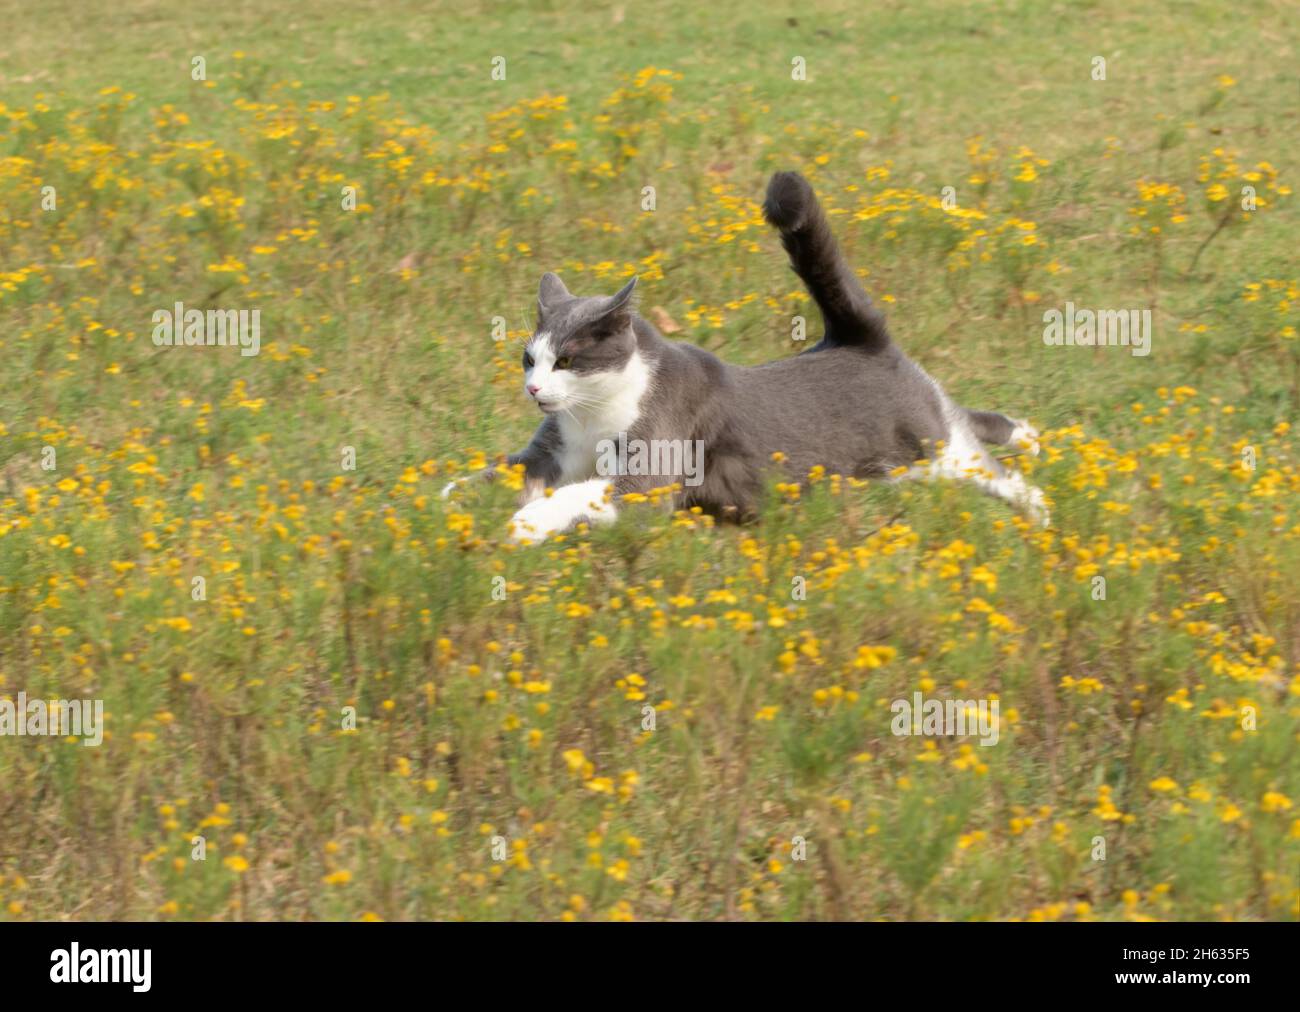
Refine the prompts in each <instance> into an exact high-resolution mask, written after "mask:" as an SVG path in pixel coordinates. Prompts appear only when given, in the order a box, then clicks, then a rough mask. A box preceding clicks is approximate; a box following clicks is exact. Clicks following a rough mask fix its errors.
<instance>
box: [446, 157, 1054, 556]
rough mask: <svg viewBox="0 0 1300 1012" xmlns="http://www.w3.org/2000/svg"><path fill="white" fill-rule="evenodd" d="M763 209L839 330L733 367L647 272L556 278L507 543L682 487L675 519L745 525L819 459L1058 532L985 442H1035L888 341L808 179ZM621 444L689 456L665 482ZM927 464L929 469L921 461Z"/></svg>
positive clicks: (538, 347) (601, 519) (660, 461)
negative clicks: (952, 485)
mask: <svg viewBox="0 0 1300 1012" xmlns="http://www.w3.org/2000/svg"><path fill="white" fill-rule="evenodd" d="M763 214H764V216H765V217H766V218H767V220H768V222H769V223H770V224H771V225H773V226H774V227H775V228H777V229H778V230H779V231H780V233H781V241H782V243H783V244H784V246H785V249H786V251H787V252H788V253H789V255H790V262H791V265H792V266H793V268H794V271H795V273H796V274H798V275H799V277H800V278H802V279H803V281H804V284H805V285H806V286H807V288H808V291H809V292H810V293H811V295H812V297H813V299H814V300H815V301H816V302H817V305H818V308H819V309H820V310H821V315H822V320H823V323H824V326H825V334H824V336H823V337H822V339H821V341H820V342H819V343H818V344H817V345H816V346H814V347H813V348H811V349H809V350H808V351H806V352H804V353H803V354H800V355H796V356H794V357H793V358H785V359H781V360H779V361H776V362H768V363H766V364H765V365H760V366H753V367H746V366H736V365H728V364H727V363H725V362H723V361H721V360H719V359H718V358H717V357H715V356H714V355H712V354H710V353H709V352H707V351H704V350H703V349H701V348H696V347H694V346H693V345H690V344H686V343H685V342H681V341H669V340H667V339H666V338H664V337H663V336H662V335H661V334H660V333H659V332H658V331H657V330H655V328H654V327H653V326H651V325H650V324H649V323H647V322H646V321H645V320H643V319H642V318H641V317H639V316H638V315H636V313H635V312H634V311H633V308H632V291H633V289H634V287H635V286H636V278H635V277H634V278H633V279H632V280H631V281H629V282H628V283H627V284H626V285H625V286H623V288H622V289H621V290H620V291H619V292H618V293H617V294H616V295H612V296H608V297H593V298H584V297H580V296H576V295H572V294H570V293H569V291H568V289H567V288H565V287H564V283H563V282H561V281H560V279H559V278H558V277H556V276H555V275H554V274H545V275H543V276H542V281H541V286H540V290H539V292H538V296H537V306H538V323H537V329H536V332H535V333H534V334H533V336H532V338H531V339H530V340H529V342H528V344H527V346H526V348H525V350H524V355H523V367H524V388H525V390H526V392H527V394H528V396H529V397H530V398H532V400H533V401H534V402H535V403H536V404H537V407H538V408H539V409H540V410H541V412H542V414H543V415H544V416H545V417H544V418H543V419H542V423H541V425H540V426H539V427H538V429H537V431H536V433H534V435H533V438H532V441H531V442H530V443H529V444H528V445H527V446H526V447H525V448H524V449H523V450H522V451H521V452H519V453H516V454H513V455H511V456H510V457H509V458H508V462H509V463H510V464H523V465H524V482H525V483H524V494H523V498H522V503H523V504H522V506H521V508H520V509H519V511H518V512H517V513H515V515H514V518H513V521H512V525H511V536H512V537H513V538H514V539H516V540H520V541H535V540H543V539H545V538H546V537H547V536H548V535H551V534H555V533H558V532H561V531H564V530H567V529H568V528H570V527H572V526H573V525H574V524H575V523H577V522H578V521H579V520H585V521H587V522H589V523H607V522H609V521H612V520H613V519H614V517H615V515H616V514H617V512H618V510H619V509H620V508H622V507H623V500H622V498H621V497H622V496H624V495H627V494H628V493H643V494H644V493H646V492H648V491H650V490H651V489H654V488H661V487H663V486H666V485H671V484H673V483H679V484H680V485H681V487H680V489H679V490H678V491H677V492H676V493H675V494H674V496H673V505H674V506H675V507H676V508H679V509H687V508H690V507H693V506H699V507H701V508H702V509H703V511H704V512H706V513H709V514H712V515H714V516H717V517H720V518H724V519H734V520H740V521H744V520H749V519H751V518H753V517H754V516H755V514H756V512H757V508H758V506H759V503H760V500H761V498H762V493H763V489H764V485H765V482H766V481H768V480H769V477H770V475H771V473H772V471H773V469H774V468H777V467H778V466H779V467H780V468H781V469H783V470H784V472H785V474H786V476H787V478H788V479H790V480H795V481H802V480H803V479H804V478H805V477H806V476H807V475H808V472H809V471H810V470H811V469H812V468H813V467H814V466H817V465H820V466H821V467H822V468H824V469H825V472H826V473H828V474H841V475H845V476H853V477H856V478H867V477H884V476H886V475H889V474H890V472H891V471H893V470H895V469H896V468H899V467H910V470H909V471H908V472H906V474H907V476H908V477H915V478H928V477H952V478H966V479H968V480H970V481H973V482H974V483H975V484H976V485H978V486H979V487H980V488H981V489H983V490H984V491H985V492H987V493H989V494H991V495H994V496H997V497H998V498H1000V499H1004V500H1006V501H1007V502H1009V503H1011V504H1013V505H1015V506H1017V507H1018V508H1020V509H1022V510H1024V511H1025V512H1026V513H1028V514H1030V515H1031V516H1032V517H1033V518H1034V519H1036V520H1038V521H1039V522H1041V523H1043V524H1046V523H1047V522H1048V517H1047V511H1046V509H1045V507H1044V503H1043V495H1042V492H1041V491H1040V490H1039V489H1037V488H1034V487H1033V486H1031V485H1028V484H1027V483H1026V482H1025V481H1024V479H1023V478H1022V476H1021V475H1020V473H1019V472H1018V471H1013V470H1008V469H1005V468H1003V467H1002V465H1001V464H999V463H998V461H997V460H995V459H994V458H993V456H992V455H991V454H990V453H989V452H988V450H986V449H985V448H984V446H983V445H982V443H996V444H1003V445H1005V444H1018V445H1020V446H1022V447H1025V448H1027V449H1028V450H1029V451H1030V452H1032V453H1035V454H1036V453H1037V452H1038V444H1037V435H1038V433H1037V432H1036V431H1035V430H1034V429H1033V428H1031V427H1030V426H1029V425H1028V424H1027V423H1026V422H1023V421H1016V420H1013V419H1011V418H1007V417H1006V416H1004V415H1001V414H997V413H996V412H991V411H970V410H967V409H966V408H962V407H959V406H958V405H957V404H955V403H954V402H953V401H952V400H951V399H950V398H949V397H948V395H947V394H945V393H944V391H943V390H942V388H941V387H940V386H939V384H938V383H936V382H935V381H934V380H933V379H931V378H930V377H929V376H928V375H926V373H925V372H924V371H923V370H922V369H921V368H920V367H919V366H918V365H916V363H914V362H912V361H911V360H910V359H909V358H908V357H907V356H906V355H904V354H903V352H902V351H901V350H900V349H899V348H898V346H897V345H895V344H894V343H893V342H892V341H891V340H890V338H889V333H888V331H887V330H886V328H885V321H884V318H883V317H882V316H881V314H880V313H879V312H878V311H877V310H876V309H874V308H873V307H872V305H871V302H870V300H869V299H868V298H867V295H866V293H865V292H864V291H863V290H862V287H861V285H860V284H859V283H858V280H857V278H856V277H855V275H854V273H853V271H852V270H851V269H850V268H849V266H848V264H847V263H846V262H845V261H844V258H843V256H842V255H841V253H840V250H839V247H838V246H837V244H836V242H835V239H834V237H833V236H832V234H831V230H830V225H829V224H828V223H827V220H826V215H825V214H824V212H823V211H822V209H821V206H820V205H819V204H818V202H817V198H816V196H815V195H814V193H813V190H812V187H811V186H810V185H809V183H808V181H807V180H806V179H804V178H803V177H802V176H800V175H798V174H797V173H793V172H778V173H776V174H775V175H774V176H773V177H772V179H771V182H770V183H769V184H768V188H767V199H766V201H765V202H764V204H763ZM620 440H621V441H622V442H623V443H624V444H625V445H633V446H636V445H640V446H643V447H644V446H652V445H658V446H666V445H671V444H673V443H675V444H676V445H677V446H686V447H688V452H687V453H686V454H684V455H683V454H680V453H678V454H669V453H661V454H657V455H651V457H650V458H649V459H651V460H653V461H654V462H655V464H656V465H657V466H656V467H653V468H651V469H650V471H651V473H640V472H643V471H645V470H646V468H644V467H640V468H633V467H622V468H614V469H611V468H610V467H609V466H608V465H607V463H605V462H607V461H608V460H610V459H612V458H611V457H610V455H609V454H608V452H607V451H608V450H609V448H610V446H611V444H614V443H618V442H619V441H620ZM638 441H639V442H638ZM692 447H699V448H701V449H702V451H703V461H702V467H700V468H698V470H693V471H692V472H691V475H690V477H691V478H692V481H691V482H689V483H688V482H685V481H684V478H686V474H685V473H684V463H683V462H689V461H690V457H691V454H690V453H689V448H692ZM778 451H779V453H780V454H782V455H783V456H784V459H783V460H782V462H781V463H780V464H779V465H777V464H775V463H774V462H773V454H774V453H777V452H778ZM922 459H925V460H927V461H928V463H927V464H926V465H923V466H916V463H917V461H920V460H922ZM633 472H635V473H633ZM491 473H492V469H488V471H486V472H480V474H479V475H477V476H472V477H478V476H487V477H490V476H491ZM465 480H468V479H461V481H465ZM458 484H460V482H453V483H452V484H450V485H448V486H447V488H446V489H444V490H443V495H444V497H445V496H446V495H448V494H449V493H450V492H451V490H452V489H453V488H454V487H455V486H456V485H458ZM547 490H553V491H550V493H549V494H547Z"/></svg>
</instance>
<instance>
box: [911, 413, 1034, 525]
mask: <svg viewBox="0 0 1300 1012" xmlns="http://www.w3.org/2000/svg"><path fill="white" fill-rule="evenodd" d="M984 413H985V414H991V412H984ZM1003 420H1004V421H1006V422H1008V423H1011V419H1003ZM948 421H949V429H948V438H947V439H946V440H945V441H944V445H943V446H942V447H941V448H940V449H939V452H938V453H937V454H936V455H935V459H934V460H932V461H929V462H927V463H924V464H918V465H916V466H914V467H912V468H910V469H909V470H908V471H907V473H906V474H904V475H903V477H904V478H908V479H913V480H915V479H921V480H927V481H931V480H934V479H935V478H947V479H961V480H964V481H970V482H973V483H974V484H975V485H976V486H977V487H979V489H980V490H981V491H983V492H985V493H987V494H988V495H991V496H994V497H995V498H998V499H1001V500H1002V501H1003V502H1005V503H1008V504H1010V505H1011V506H1013V507H1014V508H1016V509H1018V510H1021V511H1022V512H1024V513H1026V514H1027V515H1028V516H1029V517H1031V518H1032V519H1033V520H1034V521H1036V522H1037V523H1039V524H1041V525H1042V526H1043V527H1046V526H1048V524H1050V523H1051V517H1050V515H1049V514H1048V511H1047V504H1046V501H1045V500H1044V498H1043V492H1042V489H1039V488H1036V487H1035V486H1033V485H1030V484H1029V483H1028V482H1027V481H1025V478H1024V475H1022V474H1021V473H1020V472H1019V471H1015V470H1012V469H1010V468H1006V467H1003V466H1002V465H1001V464H1000V463H998V461H997V460H995V459H994V457H993V455H992V454H991V453H989V451H988V450H986V449H985V448H984V447H983V446H982V445H981V440H980V436H979V434H978V432H977V430H976V429H975V427H974V426H973V425H969V424H965V419H964V418H961V417H957V418H953V417H952V416H951V415H949V418H948Z"/></svg>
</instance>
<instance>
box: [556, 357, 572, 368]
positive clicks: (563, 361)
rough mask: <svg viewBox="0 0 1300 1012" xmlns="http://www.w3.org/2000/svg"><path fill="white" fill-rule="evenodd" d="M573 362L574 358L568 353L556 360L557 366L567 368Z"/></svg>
mask: <svg viewBox="0 0 1300 1012" xmlns="http://www.w3.org/2000/svg"><path fill="white" fill-rule="evenodd" d="M572 364H573V359H571V358H569V356H568V355H561V356H560V357H559V358H557V359H556V360H555V368H557V369H567V368H569V366H570V365H572Z"/></svg>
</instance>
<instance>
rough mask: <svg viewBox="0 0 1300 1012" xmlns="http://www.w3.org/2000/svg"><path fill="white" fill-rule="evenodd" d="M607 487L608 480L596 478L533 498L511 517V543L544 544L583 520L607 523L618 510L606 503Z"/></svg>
mask: <svg viewBox="0 0 1300 1012" xmlns="http://www.w3.org/2000/svg"><path fill="white" fill-rule="evenodd" d="M608 488H609V482H608V481H606V480H605V479H603V478H595V479H592V480H591V481H580V482H577V483H575V484H573V485H564V486H562V487H560V488H557V489H556V490H555V491H554V492H553V493H552V494H551V495H549V496H544V497H542V498H540V499H534V500H533V501H532V502H530V503H529V504H528V505H527V506H523V507H521V508H520V509H519V510H518V511H517V512H516V513H515V515H514V516H513V517H511V519H510V538H511V540H512V541H518V542H528V541H545V540H546V539H547V538H548V537H550V536H551V535H552V534H559V533H560V532H561V531H565V530H568V529H569V528H570V527H572V526H573V525H574V524H575V523H577V522H578V521H579V520H584V519H585V520H587V521H588V522H590V523H610V522H611V521H612V520H613V519H614V516H615V514H616V512H617V511H616V510H615V508H614V505H613V504H612V503H609V502H606V501H605V492H606V490H607V489H608Z"/></svg>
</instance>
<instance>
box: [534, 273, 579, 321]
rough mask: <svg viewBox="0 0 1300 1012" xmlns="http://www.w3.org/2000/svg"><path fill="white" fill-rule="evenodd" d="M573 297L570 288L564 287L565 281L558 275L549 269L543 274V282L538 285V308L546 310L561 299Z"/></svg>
mask: <svg viewBox="0 0 1300 1012" xmlns="http://www.w3.org/2000/svg"><path fill="white" fill-rule="evenodd" d="M567 298H571V296H570V295H569V290H568V289H567V288H565V287H564V282H563V281H561V280H560V279H559V278H558V277H556V276H555V275H554V274H552V273H551V272H550V271H547V272H546V273H545V274H543V275H542V281H541V284H539V285H538V286H537V308H538V309H540V310H541V311H542V312H546V310H547V308H548V307H550V306H554V305H555V304H556V303H557V302H559V301H560V300H561V299H567Z"/></svg>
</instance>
